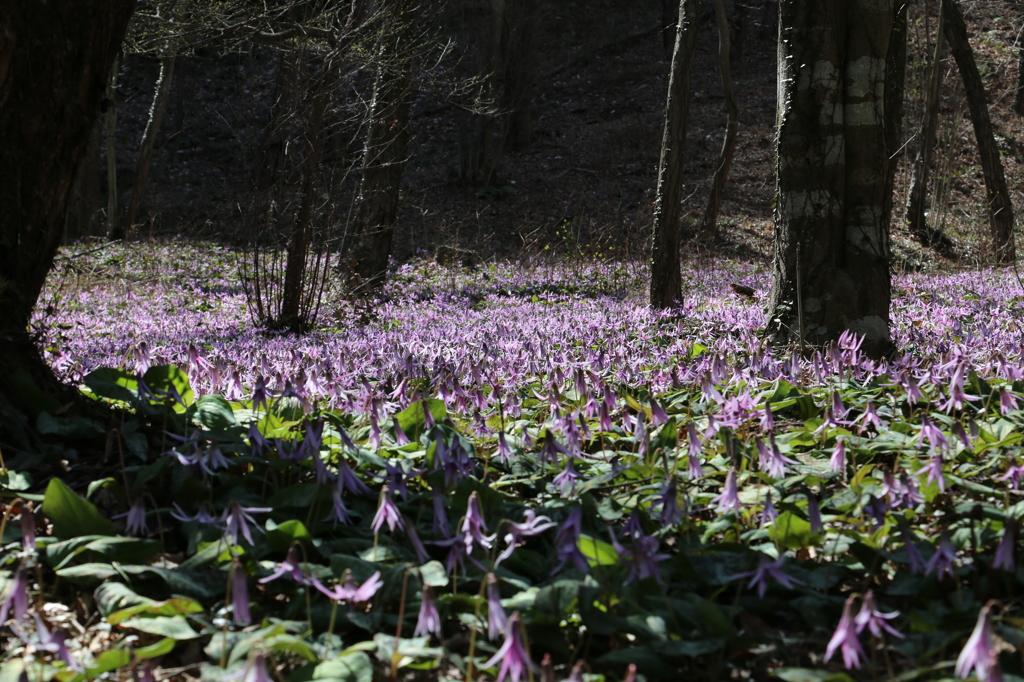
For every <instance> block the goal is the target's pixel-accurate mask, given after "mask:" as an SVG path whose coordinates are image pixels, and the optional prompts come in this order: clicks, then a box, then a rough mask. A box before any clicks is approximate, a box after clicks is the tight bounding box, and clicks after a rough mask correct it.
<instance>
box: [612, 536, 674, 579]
mask: <svg viewBox="0 0 1024 682" xmlns="http://www.w3.org/2000/svg"><path fill="white" fill-rule="evenodd" d="M608 534H609V535H610V536H611V538H612V547H614V548H615V551H616V552H618V554H619V557H620V558H621V559H622V560H623V561H624V563H625V564H626V565H627V566H628V567H629V572H628V573H627V574H626V579H625V581H623V584H629V583H631V582H633V580H636V579H639V580H643V579H644V578H654V579H655V580H656V581H658V582H659V583H660V582H662V580H661V572H660V571H659V570H658V562H659V561H664V560H665V559H668V558H669V555H668V554H658V548H659V547H660V546H661V542H660V541H659V540H658V538H654V537H650V536H647V535H643V534H642V533H640V534H634V536H633V542H632V543H630V546H629V547H623V546H622V545H621V544H620V543H619V540H618V538H616V537H615V533H614V532H613V531H612V529H611V528H609V529H608Z"/></svg>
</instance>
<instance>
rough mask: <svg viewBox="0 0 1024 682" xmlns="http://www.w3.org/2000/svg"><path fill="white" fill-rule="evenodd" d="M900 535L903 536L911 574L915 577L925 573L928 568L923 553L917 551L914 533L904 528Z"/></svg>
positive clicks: (901, 529)
mask: <svg viewBox="0 0 1024 682" xmlns="http://www.w3.org/2000/svg"><path fill="white" fill-rule="evenodd" d="M900 534H901V535H902V536H903V547H904V548H905V549H906V550H907V564H909V566H910V572H911V573H913V574H915V575H917V574H920V573H924V572H925V569H926V567H925V563H924V559H922V558H921V553H920V552H918V551H917V546H916V545H915V544H914V539H915V538H914V532H913V531H912V530H910V529H909V528H907V527H906V526H902V527H901V528H900Z"/></svg>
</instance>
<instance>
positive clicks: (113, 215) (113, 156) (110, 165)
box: [103, 54, 124, 240]
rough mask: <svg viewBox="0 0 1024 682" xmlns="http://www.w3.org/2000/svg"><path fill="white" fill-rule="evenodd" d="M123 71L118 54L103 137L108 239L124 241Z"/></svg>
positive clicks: (106, 104) (112, 73)
mask: <svg viewBox="0 0 1024 682" xmlns="http://www.w3.org/2000/svg"><path fill="white" fill-rule="evenodd" d="M120 70H121V55H120V54H118V55H117V57H116V58H115V60H114V65H113V66H112V67H111V69H110V78H109V79H108V80H107V90H106V97H105V98H104V105H105V107H106V109H105V111H104V112H103V137H104V142H105V143H106V150H107V239H110V240H114V239H124V226H123V225H122V224H121V221H120V220H118V208H117V204H118V198H117V74H118V72H119V71H120Z"/></svg>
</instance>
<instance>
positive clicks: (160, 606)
mask: <svg viewBox="0 0 1024 682" xmlns="http://www.w3.org/2000/svg"><path fill="white" fill-rule="evenodd" d="M202 612H203V607H202V606H201V605H200V604H199V602H195V601H192V600H191V599H186V598H185V597H172V598H170V599H167V600H165V601H160V602H152V603H149V604H137V605H135V606H129V607H128V608H125V609H120V610H118V611H114V612H113V613H111V614H110V615H109V616H107V622H108V623H110V624H111V625H119V624H121V623H122V622H123V621H126V620H128V619H129V618H133V617H135V616H140V615H145V616H181V615H185V614H188V613H202Z"/></svg>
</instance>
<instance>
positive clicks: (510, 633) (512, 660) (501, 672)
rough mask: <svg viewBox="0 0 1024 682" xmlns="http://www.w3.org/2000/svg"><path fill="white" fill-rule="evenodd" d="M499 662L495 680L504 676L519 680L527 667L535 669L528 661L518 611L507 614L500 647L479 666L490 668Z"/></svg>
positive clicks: (515, 680) (499, 680)
mask: <svg viewBox="0 0 1024 682" xmlns="http://www.w3.org/2000/svg"><path fill="white" fill-rule="evenodd" d="M499 662H500V663H501V668H499V669H498V678H497V682H502V680H504V679H505V677H506V676H511V677H512V682H519V680H521V679H522V678H523V676H524V673H525V672H526V671H527V669H531V670H534V669H536V666H534V665H533V662H532V661H530V656H529V654H527V653H526V645H525V644H524V643H523V633H522V628H521V626H520V619H519V613H518V612H516V613H513V614H512V615H511V616H509V618H508V622H506V623H505V641H504V642H503V643H502V645H501V647H500V648H499V649H498V650H497V651H496V652H494V656H492V657H491V658H490V659H488V660H487V661H486V662H484V663H483V665H482V666H481V667H483V668H490V667H493V666H495V665H497V664H498V663H499Z"/></svg>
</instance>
